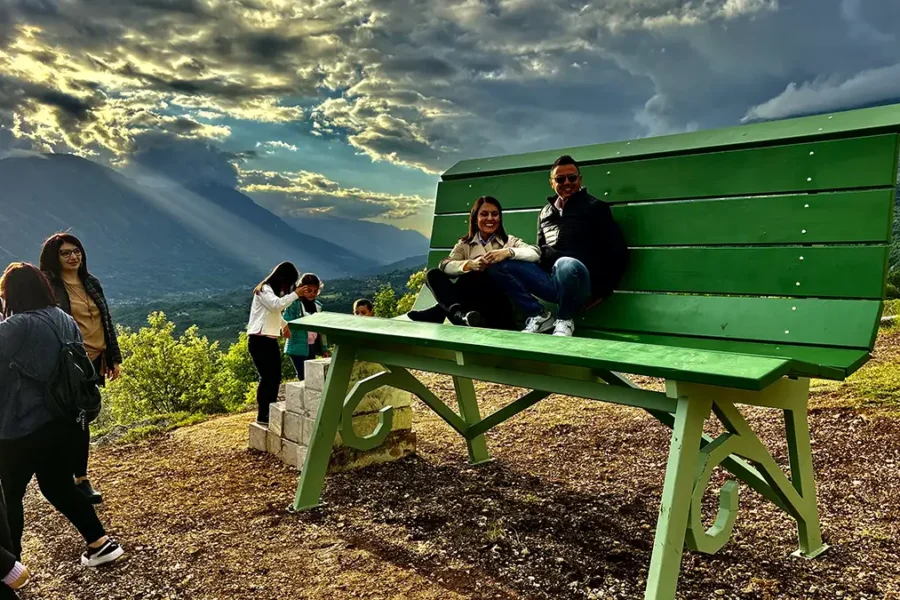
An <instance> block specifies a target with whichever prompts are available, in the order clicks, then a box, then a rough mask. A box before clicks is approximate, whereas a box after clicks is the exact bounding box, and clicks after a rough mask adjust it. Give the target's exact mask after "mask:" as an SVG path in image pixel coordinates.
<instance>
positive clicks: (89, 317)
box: [63, 282, 106, 360]
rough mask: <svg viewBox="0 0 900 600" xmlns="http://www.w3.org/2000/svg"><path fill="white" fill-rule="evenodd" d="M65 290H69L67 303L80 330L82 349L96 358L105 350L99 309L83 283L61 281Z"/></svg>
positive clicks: (93, 358)
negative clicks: (82, 340) (82, 342)
mask: <svg viewBox="0 0 900 600" xmlns="http://www.w3.org/2000/svg"><path fill="white" fill-rule="evenodd" d="M63 283H65V285H66V291H67V292H69V304H71V306H72V318H73V319H75V323H77V324H78V329H80V330H81V337H83V338H84V350H85V352H87V355H88V358H90V359H91V360H96V358H97V357H98V356H100V355H101V354H103V351H104V350H106V335H105V334H104V333H103V321H102V319H101V317H100V309H99V308H97V304H96V303H95V302H94V301H93V299H92V298H91V297H90V296H89V295H88V293H87V290H85V289H84V285H82V284H81V283H80V282H79V283H77V284H71V283H69V282H63Z"/></svg>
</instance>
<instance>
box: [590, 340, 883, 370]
mask: <svg viewBox="0 0 900 600" xmlns="http://www.w3.org/2000/svg"><path fill="white" fill-rule="evenodd" d="M575 335H577V336H578V337H588V338H595V339H602V340H622V341H626V342H635V343H639V344H658V345H661V346H674V347H679V348H695V349H697V348H699V349H703V350H715V351H717V352H736V353H738V354H753V355H756V356H772V357H776V358H784V359H789V360H791V361H793V362H792V364H791V375H793V376H798V377H815V378H820V379H836V380H842V379H846V378H847V377H849V376H850V375H852V374H853V373H855V372H856V371H857V370H858V369H859V368H860V367H862V366H863V365H864V364H866V362H867V361H868V360H869V351H868V350H854V349H848V348H825V347H822V346H797V345H793V344H767V343H764V342H744V341H736V340H723V339H717V338H699V337H681V336H672V335H656V334H652V333H626V332H615V331H596V330H590V329H585V328H580V329H577V330H576V331H575Z"/></svg>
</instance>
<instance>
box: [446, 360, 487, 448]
mask: <svg viewBox="0 0 900 600" xmlns="http://www.w3.org/2000/svg"><path fill="white" fill-rule="evenodd" d="M453 389H454V390H455V391H456V402H457V404H458V405H459V416H460V417H462V420H463V421H465V423H466V425H467V426H468V427H472V426H473V425H476V424H477V423H478V422H479V421H481V411H479V410H478V397H477V396H476V395H475V383H474V382H473V381H472V380H471V379H470V378H468V377H454V378H453ZM468 427H467V430H466V432H468ZM464 437H465V439H466V449H467V450H468V452H469V463H470V464H473V465H479V464H482V463H486V462H489V461H490V460H492V459H491V453H490V451H488V447H487V441H486V440H485V439H484V434H476V435H471V436H470V435H465V434H464Z"/></svg>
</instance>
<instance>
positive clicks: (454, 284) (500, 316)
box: [425, 269, 516, 329]
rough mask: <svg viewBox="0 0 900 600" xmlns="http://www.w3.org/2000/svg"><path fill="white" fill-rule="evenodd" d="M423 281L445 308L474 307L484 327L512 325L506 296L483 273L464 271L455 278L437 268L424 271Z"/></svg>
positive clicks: (503, 327) (448, 310)
mask: <svg viewBox="0 0 900 600" xmlns="http://www.w3.org/2000/svg"><path fill="white" fill-rule="evenodd" d="M425 284H426V285H427V286H428V289H430V290H431V293H432V294H433V295H434V299H435V300H437V303H438V304H439V305H440V306H441V308H443V309H444V310H445V311H446V312H448V313H449V312H450V308H451V307H452V306H454V305H457V304H458V305H459V306H460V309H461V310H462V311H463V312H469V311H472V310H474V311H478V312H479V313H480V314H481V318H482V319H483V320H484V324H485V326H486V327H491V328H493V329H515V328H516V319H515V315H514V314H513V310H512V306H511V305H510V302H509V298H507V297H506V294H504V293H503V292H502V291H501V290H500V289H498V288H497V286H496V285H495V284H494V282H493V280H492V279H491V278H490V277H489V276H488V275H487V274H486V273H479V272H474V273H465V274H463V275H460V276H459V277H458V278H456V280H455V281H454V280H453V279H451V278H450V276H449V275H447V274H446V273H444V272H443V271H441V270H440V269H431V270H430V271H428V273H426V274H425Z"/></svg>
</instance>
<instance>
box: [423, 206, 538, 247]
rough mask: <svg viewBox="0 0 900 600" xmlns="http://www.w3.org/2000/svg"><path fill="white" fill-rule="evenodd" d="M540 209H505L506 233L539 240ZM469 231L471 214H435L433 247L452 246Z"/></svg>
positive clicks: (527, 239)
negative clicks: (538, 222) (538, 219)
mask: <svg viewBox="0 0 900 600" xmlns="http://www.w3.org/2000/svg"><path fill="white" fill-rule="evenodd" d="M539 212H540V211H538V210H528V211H508V210H504V211H503V228H504V229H505V230H506V233H508V234H510V235H514V236H516V237H519V238H522V239H523V240H525V241H526V242H528V243H529V244H534V243H535V242H536V241H537V218H538V213H539ZM468 231H469V215H468V213H467V214H461V215H435V217H434V222H433V225H432V228H431V247H432V248H452V247H453V246H454V245H455V244H456V242H457V241H458V240H459V238H460V237H462V236H463V235H466V233H468Z"/></svg>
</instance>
